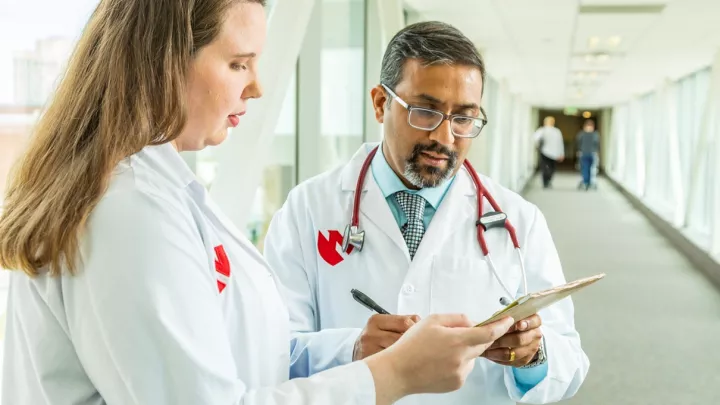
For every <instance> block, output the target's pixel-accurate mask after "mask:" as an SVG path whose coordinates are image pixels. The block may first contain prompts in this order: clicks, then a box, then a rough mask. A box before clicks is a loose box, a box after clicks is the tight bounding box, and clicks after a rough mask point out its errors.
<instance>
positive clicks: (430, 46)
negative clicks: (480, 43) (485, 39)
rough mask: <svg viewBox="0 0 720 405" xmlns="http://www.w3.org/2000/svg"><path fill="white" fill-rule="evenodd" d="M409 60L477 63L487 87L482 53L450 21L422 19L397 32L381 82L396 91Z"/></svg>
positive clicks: (449, 63) (388, 49) (389, 50)
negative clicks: (422, 20) (448, 22)
mask: <svg viewBox="0 0 720 405" xmlns="http://www.w3.org/2000/svg"><path fill="white" fill-rule="evenodd" d="M408 59H417V60H419V61H420V63H422V65H423V66H431V65H438V64H447V65H466V66H475V67H477V68H478V69H479V70H480V74H481V75H482V80H483V89H484V88H485V63H484V62H483V60H482V57H481V56H480V52H478V50H477V48H476V47H475V45H474V44H473V43H472V41H470V39H469V38H468V37H466V36H465V35H463V33H462V32H460V30H458V29H457V28H455V27H453V26H452V25H450V24H446V23H443V22H439V21H427V22H421V23H417V24H412V25H408V26H407V27H405V28H403V29H402V30H400V31H399V32H398V33H397V34H395V36H394V37H393V39H391V40H390V43H389V44H388V47H387V50H386V51H385V55H384V56H383V61H382V68H381V71H380V82H381V83H382V84H385V85H386V86H388V87H389V88H390V89H392V90H395V86H397V84H398V83H400V81H401V80H402V73H403V68H404V66H405V62H406V61H407V60H408Z"/></svg>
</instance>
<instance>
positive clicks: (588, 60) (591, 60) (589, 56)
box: [585, 54, 595, 63]
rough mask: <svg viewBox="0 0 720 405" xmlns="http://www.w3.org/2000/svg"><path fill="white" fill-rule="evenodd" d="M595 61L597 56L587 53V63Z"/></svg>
mask: <svg viewBox="0 0 720 405" xmlns="http://www.w3.org/2000/svg"><path fill="white" fill-rule="evenodd" d="M594 61H595V56H594V55H591V54H587V55H585V62H587V63H593V62H594Z"/></svg>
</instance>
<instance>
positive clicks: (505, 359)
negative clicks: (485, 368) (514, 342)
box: [482, 346, 537, 365]
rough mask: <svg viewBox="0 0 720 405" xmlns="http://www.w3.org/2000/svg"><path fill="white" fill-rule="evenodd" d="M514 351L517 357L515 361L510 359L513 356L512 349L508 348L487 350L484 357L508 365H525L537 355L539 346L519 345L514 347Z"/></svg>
mask: <svg viewBox="0 0 720 405" xmlns="http://www.w3.org/2000/svg"><path fill="white" fill-rule="evenodd" d="M512 351H514V352H515V358H514V359H513V361H510V359H512V358H513V357H512V353H511V349H507V348H502V349H492V350H486V351H485V353H483V355H482V357H485V358H486V359H488V360H492V361H494V362H496V363H504V364H506V365H518V364H521V365H525V364H527V363H528V362H529V360H530V359H532V357H533V356H535V353H536V352H537V348H533V347H530V346H526V347H517V348H514V349H512Z"/></svg>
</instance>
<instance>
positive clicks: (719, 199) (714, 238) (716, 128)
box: [706, 51, 720, 261]
mask: <svg viewBox="0 0 720 405" xmlns="http://www.w3.org/2000/svg"><path fill="white" fill-rule="evenodd" d="M710 81H711V85H710V94H709V95H708V107H710V108H712V110H709V111H713V112H714V114H709V116H708V117H706V119H711V120H712V122H713V124H714V125H712V126H711V130H710V131H708V134H707V139H708V141H709V143H710V144H712V145H713V146H714V149H713V155H712V159H711V161H709V162H707V164H708V165H711V166H710V167H711V169H712V170H711V171H710V173H711V176H713V175H714V176H717V175H718V174H719V173H720V119H718V117H717V113H718V111H720V51H718V52H717V54H716V55H715V62H714V63H713V67H712V77H711V79H710ZM719 183H720V182H718V181H717V179H715V181H712V182H710V184H712V187H713V190H711V193H710V238H711V244H710V253H711V254H712V255H713V256H714V257H715V259H717V260H718V261H720V184H719Z"/></svg>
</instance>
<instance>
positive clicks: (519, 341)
mask: <svg viewBox="0 0 720 405" xmlns="http://www.w3.org/2000/svg"><path fill="white" fill-rule="evenodd" d="M540 325H542V320H541V319H540V316H539V315H533V316H531V317H529V318H525V319H523V320H522V321H520V322H517V323H516V324H515V325H514V326H513V327H512V328H510V330H509V331H508V332H507V333H506V334H505V336H503V337H501V338H500V339H498V340H496V341H495V343H493V344H492V346H490V348H489V349H487V350H486V351H485V353H483V355H482V357H485V358H487V359H488V360H490V361H493V362H495V363H498V364H502V365H503V366H512V367H522V366H525V365H527V364H528V363H530V362H532V360H533V357H535V354H537V352H538V349H539V348H540V343H541V342H542V331H541V330H540ZM513 352H514V356H513V354H512V353H513ZM513 357H514V359H513Z"/></svg>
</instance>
